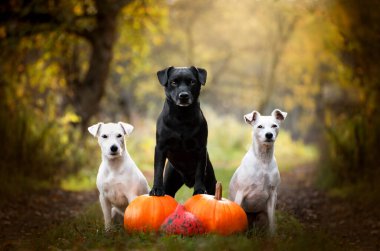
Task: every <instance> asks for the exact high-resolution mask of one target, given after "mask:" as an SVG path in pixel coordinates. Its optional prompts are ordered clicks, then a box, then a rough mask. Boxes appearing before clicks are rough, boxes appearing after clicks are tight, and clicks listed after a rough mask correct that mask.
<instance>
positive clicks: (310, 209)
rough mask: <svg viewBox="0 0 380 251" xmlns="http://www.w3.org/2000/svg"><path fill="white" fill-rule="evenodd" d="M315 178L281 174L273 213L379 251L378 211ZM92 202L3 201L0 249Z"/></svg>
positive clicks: (86, 195) (66, 197) (37, 197)
mask: <svg viewBox="0 0 380 251" xmlns="http://www.w3.org/2000/svg"><path fill="white" fill-rule="evenodd" d="M314 174H315V173H314V168H313V166H303V167H299V168H295V169H293V170H291V171H288V172H284V173H282V183H281V188H280V191H279V197H278V205H277V209H278V210H280V211H283V212H286V213H288V214H290V215H292V216H293V217H295V218H296V219H297V220H298V221H299V222H301V223H302V225H303V226H304V227H305V228H306V230H310V231H314V232H315V231H318V232H323V233H324V234H327V235H328V236H329V238H330V237H331V239H332V240H333V241H334V242H335V243H338V244H339V245H341V246H344V247H348V248H349V249H350V250H380V210H378V208H377V207H372V206H369V205H367V204H365V203H364V204H359V203H354V202H353V201H350V200H348V199H341V198H337V197H331V196H328V195H327V193H326V192H324V191H322V190H319V189H317V188H316V187H315V186H314V185H313V177H315V175H314ZM96 201H97V192H96V191H90V192H68V191H63V190H60V189H54V190H48V191H41V192H38V193H31V194H26V195H23V196H21V197H17V198H14V200H12V201H9V202H5V203H4V204H3V206H2V207H1V208H0V250H8V249H10V250H12V249H13V247H15V246H14V243H15V242H19V241H20V239H25V240H27V239H28V238H32V236H36V235H39V234H43V233H44V232H46V231H47V230H48V229H51V228H54V226H58V225H59V224H60V223H62V222H63V221H64V220H67V219H69V218H74V217H75V216H77V215H79V214H80V213H82V212H83V210H84V209H85V208H86V207H88V206H90V205H91V204H94V203H95V202H96ZM366 205H367V206H366Z"/></svg>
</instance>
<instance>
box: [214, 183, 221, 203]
mask: <svg viewBox="0 0 380 251" xmlns="http://www.w3.org/2000/svg"><path fill="white" fill-rule="evenodd" d="M215 199H217V200H221V199H222V183H220V182H216V186H215Z"/></svg>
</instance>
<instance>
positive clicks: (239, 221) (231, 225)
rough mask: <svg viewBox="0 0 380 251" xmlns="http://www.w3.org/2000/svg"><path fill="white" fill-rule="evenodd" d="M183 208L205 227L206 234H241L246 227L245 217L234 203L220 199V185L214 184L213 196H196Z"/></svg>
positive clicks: (242, 211)
mask: <svg viewBox="0 0 380 251" xmlns="http://www.w3.org/2000/svg"><path fill="white" fill-rule="evenodd" d="M184 207H185V209H186V210H187V211H189V212H191V213H192V214H194V215H195V216H196V217H197V218H198V219H199V220H200V221H201V222H202V223H203V225H204V226H205V227H206V230H207V232H212V233H217V234H221V235H229V234H233V233H239V232H243V231H245V230H246V229H247V227H248V220H247V215H246V214H245V212H244V210H243V209H242V208H241V207H240V206H239V205H238V204H236V203H235V202H232V201H230V200H227V199H225V198H222V184H221V183H220V182H218V183H217V184H216V192H215V196H213V195H207V194H198V195H195V196H193V197H191V198H190V199H188V200H187V201H186V202H185V204H184Z"/></svg>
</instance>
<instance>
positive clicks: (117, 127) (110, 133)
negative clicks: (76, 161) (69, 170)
mask: <svg viewBox="0 0 380 251" xmlns="http://www.w3.org/2000/svg"><path fill="white" fill-rule="evenodd" d="M88 131H89V132H90V133H91V134H92V135H93V136H94V137H97V138H98V143H99V145H100V148H101V151H102V163H101V164H100V167H99V171H98V176H97V178H96V186H97V187H98V190H99V201H100V205H101V207H102V211H103V216H104V226H105V228H106V230H108V229H110V227H111V220H112V219H113V218H114V217H115V215H116V213H118V214H120V215H121V216H124V212H125V209H126V207H127V206H128V204H129V203H131V201H132V200H133V199H134V198H136V197H137V196H139V195H142V194H147V193H148V192H149V190H150V188H149V186H148V182H147V181H146V178H145V177H144V175H143V174H142V172H141V171H140V170H139V169H138V168H137V166H136V164H135V162H134V161H133V160H132V158H131V157H130V156H129V154H128V152H127V149H126V147H125V142H124V136H125V135H126V136H129V135H130V134H131V132H132V131H133V126H132V125H130V124H127V123H123V122H119V123H107V124H104V123H102V122H100V123H98V124H95V125H93V126H91V127H89V128H88Z"/></svg>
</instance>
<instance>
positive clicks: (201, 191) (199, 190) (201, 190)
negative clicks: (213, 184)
mask: <svg viewBox="0 0 380 251" xmlns="http://www.w3.org/2000/svg"><path fill="white" fill-rule="evenodd" d="M197 194H207V191H206V190H205V189H202V188H198V189H195V190H194V193H193V196H194V195H197Z"/></svg>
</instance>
